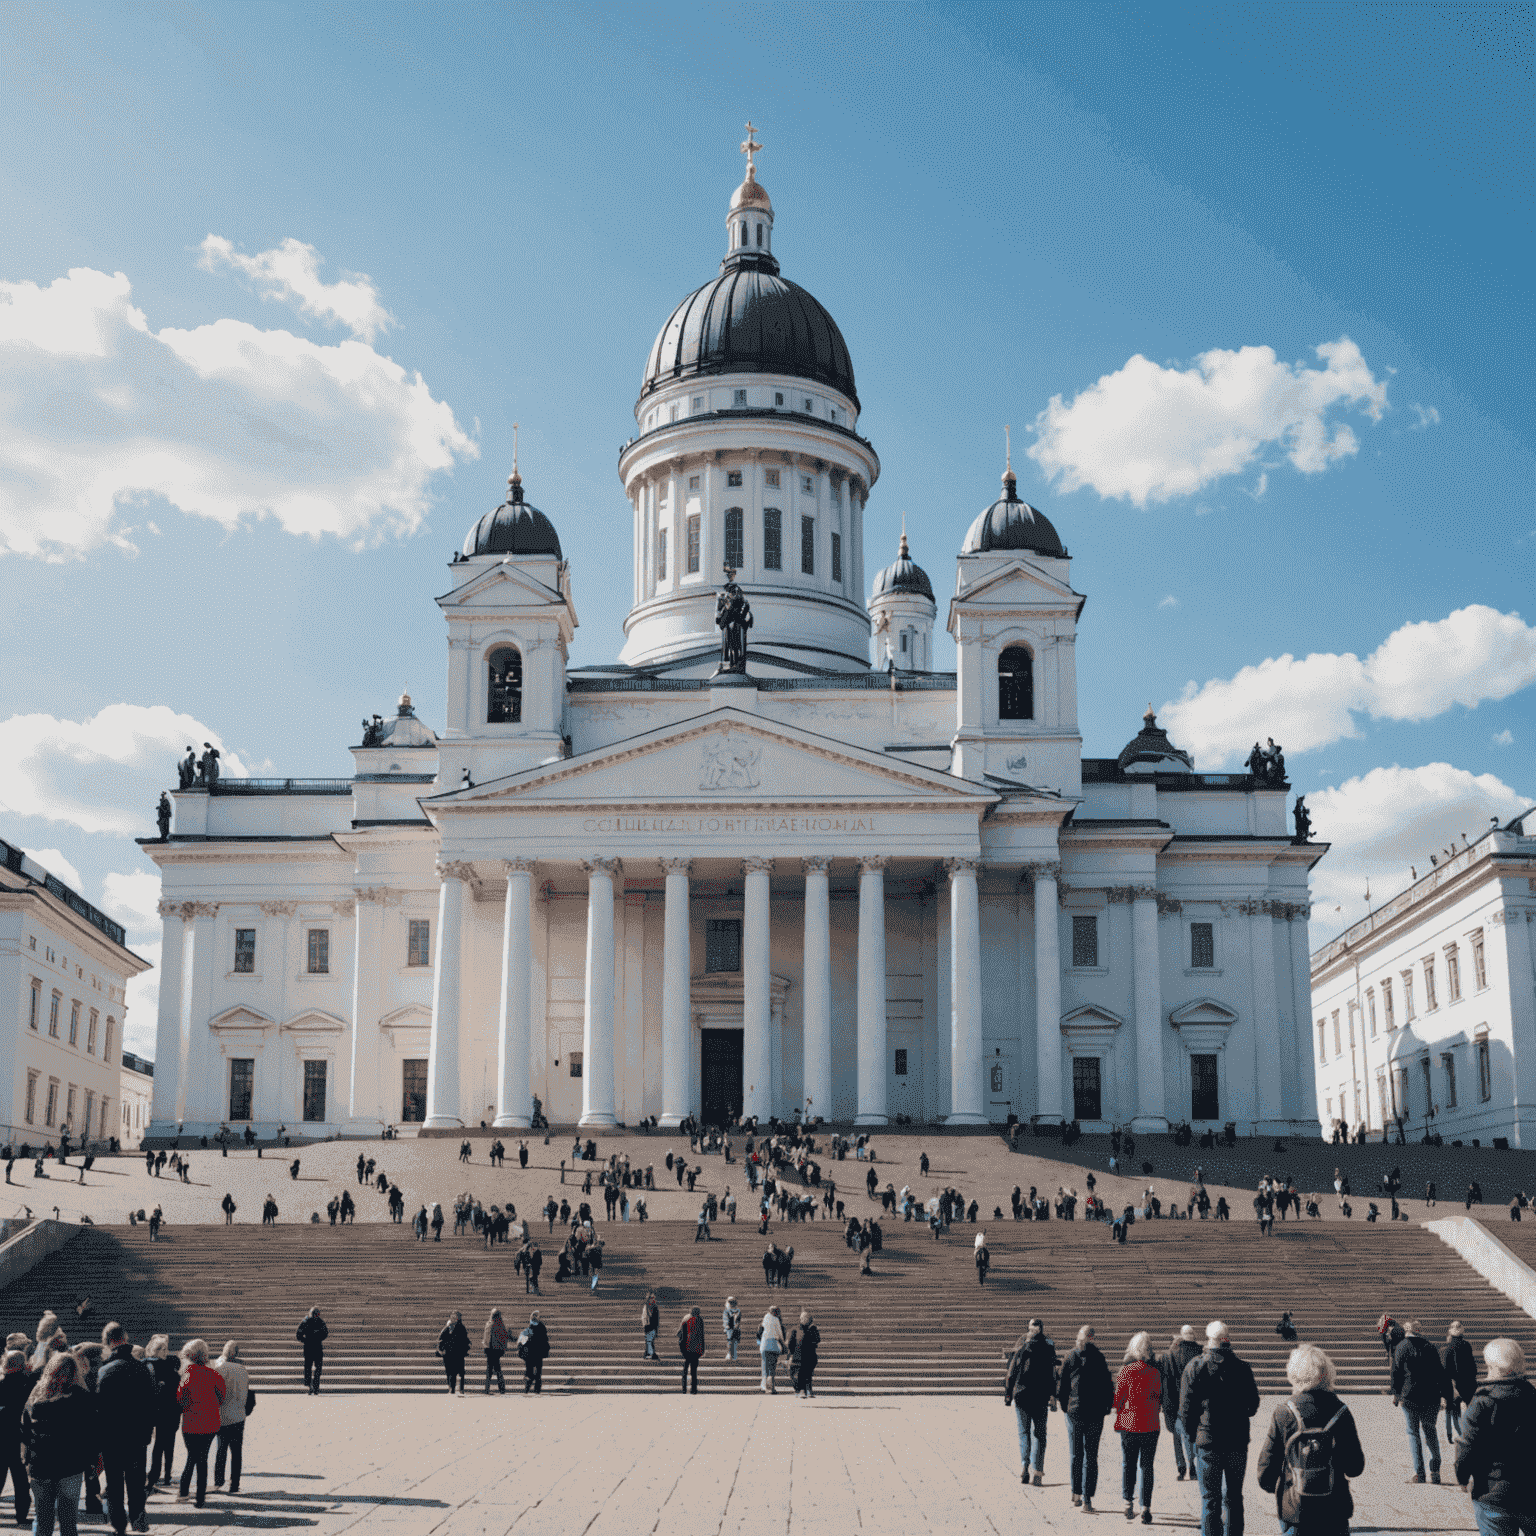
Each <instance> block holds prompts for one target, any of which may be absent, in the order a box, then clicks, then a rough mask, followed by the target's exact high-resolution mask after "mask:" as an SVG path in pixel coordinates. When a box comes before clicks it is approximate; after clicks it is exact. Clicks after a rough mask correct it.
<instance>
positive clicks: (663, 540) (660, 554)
mask: <svg viewBox="0 0 1536 1536" xmlns="http://www.w3.org/2000/svg"><path fill="white" fill-rule="evenodd" d="M666 579H667V530H666V529H665V528H658V529H657V530H656V580H657V581H665V580H666Z"/></svg>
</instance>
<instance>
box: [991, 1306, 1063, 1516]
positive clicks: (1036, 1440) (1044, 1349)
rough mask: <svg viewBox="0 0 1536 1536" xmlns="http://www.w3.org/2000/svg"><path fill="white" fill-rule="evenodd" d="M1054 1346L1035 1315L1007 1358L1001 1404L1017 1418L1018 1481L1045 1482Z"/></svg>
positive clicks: (1037, 1484) (1053, 1394)
mask: <svg viewBox="0 0 1536 1536" xmlns="http://www.w3.org/2000/svg"><path fill="white" fill-rule="evenodd" d="M1059 1369H1060V1362H1059V1361H1058V1360H1057V1358H1056V1346H1055V1345H1054V1344H1053V1343H1052V1342H1051V1341H1050V1339H1049V1338H1047V1337H1046V1333H1045V1324H1044V1323H1042V1322H1041V1321H1040V1319H1039V1318H1038V1317H1032V1318H1030V1320H1029V1326H1028V1327H1027V1328H1026V1329H1025V1330H1024V1333H1023V1335H1022V1337H1021V1338H1020V1339H1019V1342H1018V1343H1017V1344H1016V1345H1014V1348H1013V1353H1012V1354H1011V1355H1009V1357H1008V1383H1007V1386H1006V1387H1005V1388H1004V1389H1003V1404H1004V1406H1005V1407H1007V1406H1010V1405H1011V1406H1012V1408H1013V1411H1014V1414H1015V1416H1016V1417H1017V1419H1018V1421H1019V1463H1020V1472H1019V1481H1020V1482H1021V1483H1028V1482H1030V1481H1031V1478H1033V1482H1034V1486H1035V1487H1036V1488H1038V1487H1040V1486H1041V1484H1043V1483H1044V1481H1045V1440H1046V1422H1047V1420H1048V1419H1049V1418H1050V1410H1051V1409H1052V1408H1053V1407H1054V1406H1055V1401H1056V1373H1057V1371H1058V1370H1059Z"/></svg>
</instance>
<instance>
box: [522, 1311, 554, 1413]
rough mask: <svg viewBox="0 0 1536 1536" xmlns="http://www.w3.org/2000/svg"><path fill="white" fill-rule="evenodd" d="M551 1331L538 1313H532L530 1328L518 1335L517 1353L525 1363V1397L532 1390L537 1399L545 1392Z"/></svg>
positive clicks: (529, 1321) (529, 1322)
mask: <svg viewBox="0 0 1536 1536" xmlns="http://www.w3.org/2000/svg"><path fill="white" fill-rule="evenodd" d="M549 1347H550V1346H549V1329H548V1328H546V1327H545V1326H544V1323H543V1321H542V1319H541V1318H540V1317H539V1314H538V1313H537V1312H534V1313H531V1314H530V1315H529V1318H528V1326H527V1327H526V1328H524V1329H523V1331H522V1333H521V1334H519V1335H518V1340H517V1352H518V1354H519V1355H520V1356H521V1357H522V1362H523V1395H524V1396H525V1397H526V1396H527V1394H528V1392H529V1391H530V1390H532V1392H533V1394H534V1396H535V1397H537V1396H538V1395H539V1394H540V1393H541V1392H543V1390H544V1362H545V1361H546V1360H547V1359H549Z"/></svg>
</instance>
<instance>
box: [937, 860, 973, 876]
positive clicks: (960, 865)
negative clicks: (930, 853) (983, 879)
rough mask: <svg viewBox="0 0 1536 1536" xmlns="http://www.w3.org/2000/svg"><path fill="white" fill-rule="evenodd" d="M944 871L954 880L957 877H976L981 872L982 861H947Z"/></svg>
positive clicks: (945, 861)
mask: <svg viewBox="0 0 1536 1536" xmlns="http://www.w3.org/2000/svg"><path fill="white" fill-rule="evenodd" d="M944 870H945V873H946V874H948V876H949V878H950V879H951V880H953V879H954V878H955V876H956V875H974V874H978V873H979V872H980V870H981V860H980V859H945V860H944Z"/></svg>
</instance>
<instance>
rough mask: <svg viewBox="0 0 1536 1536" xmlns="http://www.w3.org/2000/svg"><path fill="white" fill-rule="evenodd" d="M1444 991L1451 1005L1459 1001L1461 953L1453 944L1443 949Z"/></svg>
mask: <svg viewBox="0 0 1536 1536" xmlns="http://www.w3.org/2000/svg"><path fill="white" fill-rule="evenodd" d="M1445 990H1446V995H1447V996H1448V997H1449V998H1450V1000H1451V1001H1452V1002H1453V1003H1459V1002H1460V1001H1461V951H1460V950H1458V949H1457V948H1456V946H1455V945H1454V944H1447V945H1446V947H1445Z"/></svg>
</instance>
